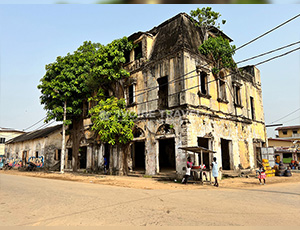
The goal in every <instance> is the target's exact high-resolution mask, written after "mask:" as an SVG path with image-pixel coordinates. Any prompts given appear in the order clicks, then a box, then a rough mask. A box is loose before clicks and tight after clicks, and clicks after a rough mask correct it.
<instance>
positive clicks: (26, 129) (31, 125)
mask: <svg viewBox="0 0 300 230" xmlns="http://www.w3.org/2000/svg"><path fill="white" fill-rule="evenodd" d="M45 118H46V117H43V118H42V119H41V120H39V121H38V122H36V123H34V124H33V125H31V126H29V127H28V128H26V129H23V131H25V130H27V129H30V128H31V127H33V126H35V125H37V124H38V123H40V122H41V121H42V120H44V119H45Z"/></svg>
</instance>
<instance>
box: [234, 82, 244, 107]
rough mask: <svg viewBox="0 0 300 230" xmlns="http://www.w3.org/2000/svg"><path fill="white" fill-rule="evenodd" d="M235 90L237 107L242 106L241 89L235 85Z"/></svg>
mask: <svg viewBox="0 0 300 230" xmlns="http://www.w3.org/2000/svg"><path fill="white" fill-rule="evenodd" d="M233 89H234V97H235V98H234V103H235V104H236V105H242V101H241V88H240V87H239V86H236V85H233Z"/></svg>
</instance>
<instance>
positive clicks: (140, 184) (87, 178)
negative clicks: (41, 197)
mask: <svg viewBox="0 0 300 230" xmlns="http://www.w3.org/2000/svg"><path fill="white" fill-rule="evenodd" d="M0 173H3V174H10V175H18V176H29V177H40V178H48V179H58V180H68V181H77V182H83V183H95V184H103V185H111V186H118V187H126V188H136V189H150V190H157V189H164V190H178V189H184V190H193V189H216V187H214V186H212V185H211V184H210V183H207V182H205V183H204V185H201V184H198V183H193V182H190V183H188V184H187V185H183V184H181V183H180V182H179V181H160V180H158V179H157V178H146V177H142V176H139V177H136V176H110V175H98V174H80V173H64V174H61V173H59V172H51V173H49V172H48V173H46V172H21V171H18V170H1V171H0ZM266 183H267V184H280V183H300V173H293V175H292V177H277V176H275V177H267V178H266ZM219 184H220V187H219V188H218V189H221V188H251V187H257V186H262V185H260V184H259V181H258V179H257V178H255V177H251V176H250V177H249V178H246V177H235V178H225V179H222V180H221V181H220V182H219Z"/></svg>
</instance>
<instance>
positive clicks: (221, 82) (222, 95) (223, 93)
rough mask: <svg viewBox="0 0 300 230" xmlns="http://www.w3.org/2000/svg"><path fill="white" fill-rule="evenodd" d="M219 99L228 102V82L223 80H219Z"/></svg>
mask: <svg viewBox="0 0 300 230" xmlns="http://www.w3.org/2000/svg"><path fill="white" fill-rule="evenodd" d="M219 98H220V99H222V100H226V82H225V81H224V80H222V79H219Z"/></svg>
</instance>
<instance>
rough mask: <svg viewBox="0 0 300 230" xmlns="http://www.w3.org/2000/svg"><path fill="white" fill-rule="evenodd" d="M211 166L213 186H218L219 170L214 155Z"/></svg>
mask: <svg viewBox="0 0 300 230" xmlns="http://www.w3.org/2000/svg"><path fill="white" fill-rule="evenodd" d="M211 166H212V175H213V177H214V178H215V183H214V186H216V187H219V183H218V175H219V171H218V163H217V158H216V157H214V158H213V162H212V164H211Z"/></svg>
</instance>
